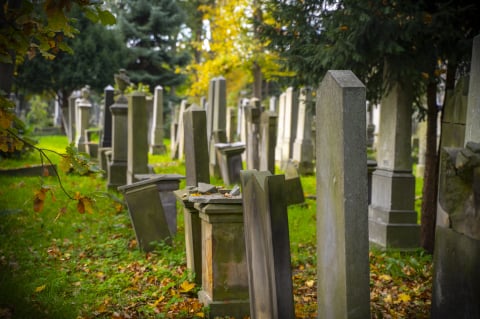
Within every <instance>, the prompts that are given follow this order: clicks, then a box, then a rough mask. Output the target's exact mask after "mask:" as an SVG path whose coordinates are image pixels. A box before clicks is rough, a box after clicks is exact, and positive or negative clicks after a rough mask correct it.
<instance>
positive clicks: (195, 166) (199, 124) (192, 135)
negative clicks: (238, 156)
mask: <svg viewBox="0 0 480 319" xmlns="http://www.w3.org/2000/svg"><path fill="white" fill-rule="evenodd" d="M183 121H184V123H185V175H186V186H187V188H186V189H183V190H179V191H176V192H174V194H175V196H176V197H177V199H178V200H179V201H180V202H181V203H182V205H183V216H184V224H185V248H186V255H187V268H188V269H190V270H191V271H193V272H194V273H195V282H196V283H197V284H201V283H202V257H201V256H202V246H201V244H202V243H201V240H202V238H201V222H200V217H199V215H198V210H197V209H196V208H195V207H194V205H193V202H191V201H189V196H188V194H189V188H192V187H197V186H198V183H207V184H209V183H210V174H209V160H208V143H207V133H206V132H207V120H206V112H205V110H204V109H202V108H200V107H199V106H197V105H192V106H191V107H189V108H188V109H187V110H186V111H185V112H184V114H183Z"/></svg>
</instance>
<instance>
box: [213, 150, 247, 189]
mask: <svg viewBox="0 0 480 319" xmlns="http://www.w3.org/2000/svg"><path fill="white" fill-rule="evenodd" d="M215 149H216V152H217V162H218V165H219V168H220V174H221V176H222V179H223V182H224V183H225V185H232V184H236V183H239V182H240V171H241V170H242V169H243V163H242V154H243V152H244V151H245V144H243V143H242V142H237V143H217V144H215Z"/></svg>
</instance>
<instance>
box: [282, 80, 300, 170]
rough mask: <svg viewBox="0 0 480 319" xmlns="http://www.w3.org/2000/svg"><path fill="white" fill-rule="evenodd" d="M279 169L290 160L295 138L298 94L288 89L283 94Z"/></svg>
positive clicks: (290, 88)
mask: <svg viewBox="0 0 480 319" xmlns="http://www.w3.org/2000/svg"><path fill="white" fill-rule="evenodd" d="M284 112H285V113H284V116H285V118H284V120H283V140H282V162H281V167H283V166H284V164H285V163H286V162H287V161H288V160H290V159H291V158H292V155H293V143H294V142H295V138H296V137H297V121H298V92H297V91H296V90H294V88H292V87H289V88H288V89H287V91H286V92H285V110H284Z"/></svg>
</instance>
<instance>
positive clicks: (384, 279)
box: [378, 275, 392, 281]
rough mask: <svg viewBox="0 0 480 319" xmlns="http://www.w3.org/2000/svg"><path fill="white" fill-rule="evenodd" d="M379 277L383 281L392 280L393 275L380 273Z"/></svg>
mask: <svg viewBox="0 0 480 319" xmlns="http://www.w3.org/2000/svg"><path fill="white" fill-rule="evenodd" d="M378 279H380V280H383V281H390V280H392V277H391V276H389V275H380V276H378Z"/></svg>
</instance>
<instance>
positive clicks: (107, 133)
mask: <svg viewBox="0 0 480 319" xmlns="http://www.w3.org/2000/svg"><path fill="white" fill-rule="evenodd" d="M114 92H115V91H114V89H113V86H111V85H108V86H107V87H106V88H105V89H104V91H103V94H104V102H103V130H102V137H101V138H100V145H99V146H100V147H112V112H111V111H110V106H111V105H112V104H113V103H114Z"/></svg>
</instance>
